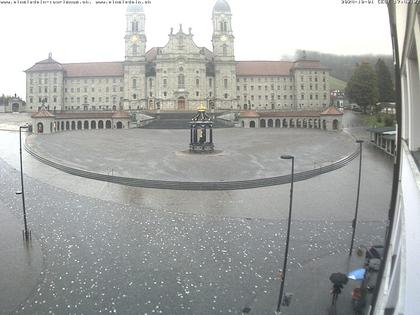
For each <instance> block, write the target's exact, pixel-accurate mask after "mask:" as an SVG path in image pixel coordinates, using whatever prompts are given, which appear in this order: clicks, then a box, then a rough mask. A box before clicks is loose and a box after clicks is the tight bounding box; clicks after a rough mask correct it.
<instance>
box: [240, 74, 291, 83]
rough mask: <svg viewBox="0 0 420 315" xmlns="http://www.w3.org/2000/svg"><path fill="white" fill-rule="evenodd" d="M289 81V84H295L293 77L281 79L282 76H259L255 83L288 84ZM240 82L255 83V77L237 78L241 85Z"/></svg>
mask: <svg viewBox="0 0 420 315" xmlns="http://www.w3.org/2000/svg"><path fill="white" fill-rule="evenodd" d="M269 79H270V80H269ZM287 79H288V81H289V82H293V77H291V76H281V77H280V76H257V77H256V80H255V81H257V82H268V81H271V82H274V81H276V82H279V81H283V82H286V81H287ZM240 81H242V82H247V81H250V82H254V77H249V78H248V77H238V78H236V82H238V83H239V82H240Z"/></svg>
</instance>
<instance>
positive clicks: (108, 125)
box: [105, 120, 112, 129]
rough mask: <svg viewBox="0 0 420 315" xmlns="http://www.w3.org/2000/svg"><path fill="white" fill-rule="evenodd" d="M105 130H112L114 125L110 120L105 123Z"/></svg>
mask: <svg viewBox="0 0 420 315" xmlns="http://www.w3.org/2000/svg"><path fill="white" fill-rule="evenodd" d="M105 128H106V129H111V128H112V124H111V121H110V120H107V121H106V122H105Z"/></svg>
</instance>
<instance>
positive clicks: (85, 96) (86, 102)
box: [72, 96, 87, 103]
mask: <svg viewBox="0 0 420 315" xmlns="http://www.w3.org/2000/svg"><path fill="white" fill-rule="evenodd" d="M84 99H85V103H87V96H85V97H84ZM72 102H73V97H72Z"/></svg>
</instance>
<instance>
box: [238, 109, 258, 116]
mask: <svg viewBox="0 0 420 315" xmlns="http://www.w3.org/2000/svg"><path fill="white" fill-rule="evenodd" d="M239 117H240V118H258V117H260V115H258V113H257V112H256V111H253V110H248V111H244V112H240V113H239Z"/></svg>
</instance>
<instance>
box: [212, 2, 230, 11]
mask: <svg viewBox="0 0 420 315" xmlns="http://www.w3.org/2000/svg"><path fill="white" fill-rule="evenodd" d="M213 12H230V6H229V3H227V1H226V0H217V2H216V4H215V5H214V7H213Z"/></svg>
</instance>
